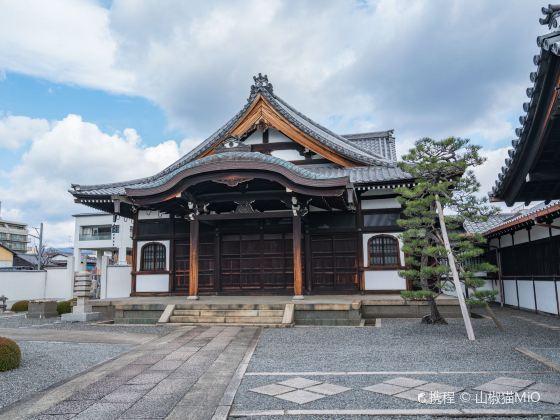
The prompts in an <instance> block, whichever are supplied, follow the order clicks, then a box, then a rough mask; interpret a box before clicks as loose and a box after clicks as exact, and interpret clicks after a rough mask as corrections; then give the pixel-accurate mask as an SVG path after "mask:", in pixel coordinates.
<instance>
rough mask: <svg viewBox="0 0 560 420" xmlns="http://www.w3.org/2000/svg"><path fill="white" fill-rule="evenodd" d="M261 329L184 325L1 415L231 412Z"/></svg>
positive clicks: (205, 416)
mask: <svg viewBox="0 0 560 420" xmlns="http://www.w3.org/2000/svg"><path fill="white" fill-rule="evenodd" d="M259 333H260V330H259V329H258V328H251V327H247V328H245V327H209V328H205V327H180V328H177V329H176V330H175V331H173V332H171V333H170V334H168V335H166V336H164V337H161V338H158V339H155V340H153V341H151V342H149V343H146V344H144V345H142V346H139V347H137V348H136V349H135V350H133V351H131V352H129V353H127V354H125V355H123V356H121V357H119V358H117V359H116V360H113V361H112V362H109V363H107V364H104V365H102V366H99V367H98V368H97V369H94V370H92V371H90V372H87V373H85V374H82V375H80V376H78V377H77V378H75V379H74V380H71V381H69V382H67V383H65V384H63V385H61V386H59V387H57V388H55V389H51V390H49V391H47V392H43V393H41V394H39V395H36V396H35V397H34V398H33V399H32V400H29V401H26V402H23V403H18V404H16V405H15V406H13V407H11V408H10V409H9V411H6V412H3V413H0V418H2V419H3V418H6V419H8V418H9V419H29V418H33V419H55V418H60V419H63V418H64V419H67V418H76V419H104V420H109V419H140V418H143V419H146V418H149V419H160V418H168V419H197V420H202V419H213V418H214V419H220V418H224V419H225V418H226V417H227V413H228V412H229V409H230V406H231V404H232V402H233V397H234V395H235V391H236V390H237V386H238V385H239V382H240V380H241V377H242V376H243V373H244V369H246V366H247V363H248V359H249V358H250V356H251V354H252V351H253V349H254V346H255V345H256V341H257V339H258V336H259Z"/></svg>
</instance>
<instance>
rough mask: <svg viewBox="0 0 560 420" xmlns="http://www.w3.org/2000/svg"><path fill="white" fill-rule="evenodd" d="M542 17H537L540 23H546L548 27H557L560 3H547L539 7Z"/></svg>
mask: <svg viewBox="0 0 560 420" xmlns="http://www.w3.org/2000/svg"><path fill="white" fill-rule="evenodd" d="M541 11H542V13H543V15H544V18H540V19H539V23H540V24H541V25H548V29H552V28H557V27H558V20H557V19H558V17H559V16H560V4H549V5H548V7H543V8H542V9H541Z"/></svg>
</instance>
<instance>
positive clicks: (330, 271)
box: [310, 233, 359, 292]
mask: <svg viewBox="0 0 560 420" xmlns="http://www.w3.org/2000/svg"><path fill="white" fill-rule="evenodd" d="M310 240H311V244H310V245H311V246H310V251H311V289H312V292H313V291H315V292H320V291H324V292H331V291H332V292H337V291H357V290H359V279H358V243H357V239H356V235H355V234H346V233H336V234H328V235H311V236H310Z"/></svg>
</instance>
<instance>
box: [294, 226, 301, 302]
mask: <svg viewBox="0 0 560 420" xmlns="http://www.w3.org/2000/svg"><path fill="white" fill-rule="evenodd" d="M292 238H293V252H294V299H303V276H302V270H301V267H302V265H301V216H299V215H297V216H294V217H293V218H292Z"/></svg>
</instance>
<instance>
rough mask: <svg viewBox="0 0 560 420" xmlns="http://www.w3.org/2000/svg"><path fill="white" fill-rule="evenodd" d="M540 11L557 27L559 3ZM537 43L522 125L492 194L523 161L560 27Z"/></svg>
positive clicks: (559, 51) (559, 50)
mask: <svg viewBox="0 0 560 420" xmlns="http://www.w3.org/2000/svg"><path fill="white" fill-rule="evenodd" d="M542 12H543V14H544V15H545V17H544V18H541V19H540V20H539V22H540V23H541V24H542V25H548V26H549V28H552V27H554V28H556V27H557V20H556V19H557V18H558V15H559V14H560V6H549V7H543V8H542ZM537 46H538V47H540V53H539V54H537V55H535V56H534V57H533V63H534V64H535V66H537V69H536V71H533V72H531V74H530V75H529V78H530V80H531V82H532V83H533V85H532V86H531V87H529V88H527V91H526V93H527V97H528V98H529V101H528V102H525V103H523V111H524V115H521V116H520V117H519V123H520V124H521V126H520V127H519V128H516V130H515V134H516V135H517V138H516V139H514V140H512V142H511V144H512V148H511V149H509V150H508V157H507V158H506V159H505V161H504V165H503V166H502V169H501V171H500V173H499V174H498V179H497V180H496V182H495V185H494V187H493V188H492V191H491V192H490V193H489V195H490V196H491V197H501V196H502V194H503V192H504V188H505V187H506V184H507V183H508V182H509V180H510V179H511V178H512V177H513V176H514V172H515V169H516V167H517V166H519V165H520V163H521V162H522V161H523V157H522V156H523V155H524V154H523V153H522V150H523V149H525V148H526V147H527V143H529V142H530V141H529V134H530V128H531V125H532V122H533V118H534V117H535V111H536V109H537V102H538V99H539V97H540V95H541V92H542V90H543V85H544V81H545V77H544V76H545V75H546V74H547V72H548V69H549V67H550V62H551V56H560V31H553V32H551V33H548V34H545V35H542V36H539V37H537Z"/></svg>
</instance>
